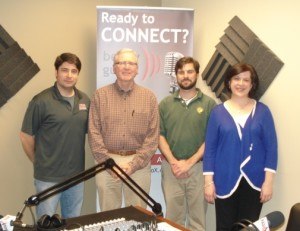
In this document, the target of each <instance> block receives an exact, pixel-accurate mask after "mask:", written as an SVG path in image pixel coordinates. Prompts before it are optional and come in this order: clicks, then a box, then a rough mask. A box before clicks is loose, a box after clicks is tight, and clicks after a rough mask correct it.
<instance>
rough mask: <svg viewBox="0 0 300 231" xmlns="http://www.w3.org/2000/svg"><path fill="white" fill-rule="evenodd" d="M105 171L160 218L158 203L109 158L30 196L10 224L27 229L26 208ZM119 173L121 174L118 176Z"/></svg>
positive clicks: (160, 210) (160, 212) (160, 208)
mask: <svg viewBox="0 0 300 231" xmlns="http://www.w3.org/2000/svg"><path fill="white" fill-rule="evenodd" d="M106 169H111V170H112V171H113V172H114V173H115V174H116V175H117V177H118V178H119V179H121V180H122V181H123V182H124V183H125V184H126V185H127V186H128V187H129V188H130V189H131V190H132V191H134V192H135V193H136V194H137V195H138V196H139V197H140V198H141V199H142V200H143V201H144V202H146V204H147V205H149V206H150V207H151V209H152V212H153V213H154V214H155V215H156V216H162V207H161V205H160V204H159V203H157V202H156V201H155V200H154V199H153V198H152V197H150V195H149V194H148V193H146V192H145V191H144V190H143V189H142V188H141V187H140V186H139V185H138V184H137V183H136V182H135V181H134V180H133V179H132V178H131V177H130V176H129V175H128V174H127V173H126V172H124V170H123V169H122V168H121V167H120V166H118V165H117V164H116V162H115V161H114V160H113V159H112V158H109V159H107V160H105V161H104V162H102V163H99V164H97V165H95V166H94V167H91V168H89V169H87V170H85V171H83V172H81V173H79V174H77V175H74V176H73V177H70V178H69V179H67V180H65V181H63V182H61V183H58V184H55V185H53V186H52V187H50V188H48V189H46V190H44V191H42V192H39V193H37V194H35V195H32V196H30V197H29V198H28V199H27V200H26V201H25V202H24V207H23V208H22V210H21V211H20V212H18V214H17V216H16V219H15V221H13V222H12V225H13V226H16V227H28V225H26V224H23V222H22V217H23V214H24V211H25V209H26V208H27V207H29V208H30V207H32V206H36V205H38V204H39V203H40V202H42V201H44V200H46V199H47V198H49V197H51V196H53V195H55V194H57V193H60V192H63V191H65V190H67V189H68V188H70V187H72V186H74V185H77V184H79V183H80V182H83V181H86V180H88V179H90V178H92V177H94V176H95V175H96V174H97V173H99V172H102V171H104V170H106ZM120 173H121V174H120Z"/></svg>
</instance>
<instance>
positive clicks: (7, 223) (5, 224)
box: [0, 215, 16, 231]
mask: <svg viewBox="0 0 300 231" xmlns="http://www.w3.org/2000/svg"><path fill="white" fill-rule="evenodd" d="M15 219H16V216H11V215H6V216H4V217H2V218H1V219H0V228H1V229H0V230H3V231H12V230H13V226H12V222H13V221H14V220H15Z"/></svg>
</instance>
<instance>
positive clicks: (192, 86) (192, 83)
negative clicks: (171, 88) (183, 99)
mask: <svg viewBox="0 0 300 231" xmlns="http://www.w3.org/2000/svg"><path fill="white" fill-rule="evenodd" d="M183 81H186V80H183ZM188 81H190V84H189V85H183V84H182V83H181V82H182V81H181V82H177V83H178V86H179V87H180V88H181V89H182V90H190V89H192V88H194V87H195V86H196V83H197V80H195V81H194V82H192V81H191V80H188Z"/></svg>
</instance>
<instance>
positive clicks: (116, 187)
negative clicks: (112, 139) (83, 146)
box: [95, 154, 151, 211]
mask: <svg viewBox="0 0 300 231" xmlns="http://www.w3.org/2000/svg"><path fill="white" fill-rule="evenodd" d="M109 156H110V157H111V158H112V159H114V161H115V162H116V164H121V163H128V162H129V161H131V160H132V159H133V157H134V155H130V156H120V155H115V154H109ZM150 167H151V165H150V163H149V164H148V165H147V166H146V167H145V168H143V169H140V170H138V171H136V172H135V173H133V174H132V175H131V176H130V177H131V178H132V179H133V180H134V181H135V182H136V183H137V184H138V185H139V186H140V187H141V188H142V189H143V190H144V191H145V192H147V193H149V192H150V181H151V169H150ZM95 178H96V185H97V188H98V196H99V206H100V209H101V211H107V210H112V209H118V208H121V206H122V199H123V196H124V204H125V206H126V207H127V206H130V205H133V206H135V205H138V206H141V207H142V208H146V207H147V204H146V203H145V202H144V201H143V200H142V199H140V197H139V196H138V195H136V194H135V192H133V191H132V190H131V189H130V188H129V187H128V186H127V185H126V184H125V183H123V181H122V180H120V179H118V178H114V177H112V176H111V175H110V174H109V173H108V172H107V171H102V172H100V173H98V174H97V175H96V177H95Z"/></svg>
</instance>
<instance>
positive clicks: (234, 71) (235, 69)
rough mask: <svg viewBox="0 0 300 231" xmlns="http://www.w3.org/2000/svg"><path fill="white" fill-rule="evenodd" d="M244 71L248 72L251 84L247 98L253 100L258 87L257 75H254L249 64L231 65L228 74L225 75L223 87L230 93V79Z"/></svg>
mask: <svg viewBox="0 0 300 231" xmlns="http://www.w3.org/2000/svg"><path fill="white" fill-rule="evenodd" d="M246 71H249V72H250V78H251V84H252V88H251V90H250V91H249V97H250V98H254V96H255V93H256V91H257V89H258V86H259V79H258V75H257V73H256V70H255V68H254V67H253V66H252V65H250V64H247V63H237V64H235V65H233V66H232V67H231V68H229V70H228V72H227V73H226V75H225V79H224V85H225V88H226V90H227V91H228V92H230V93H231V89H230V81H231V79H232V77H234V76H236V75H238V74H240V73H242V72H246Z"/></svg>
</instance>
